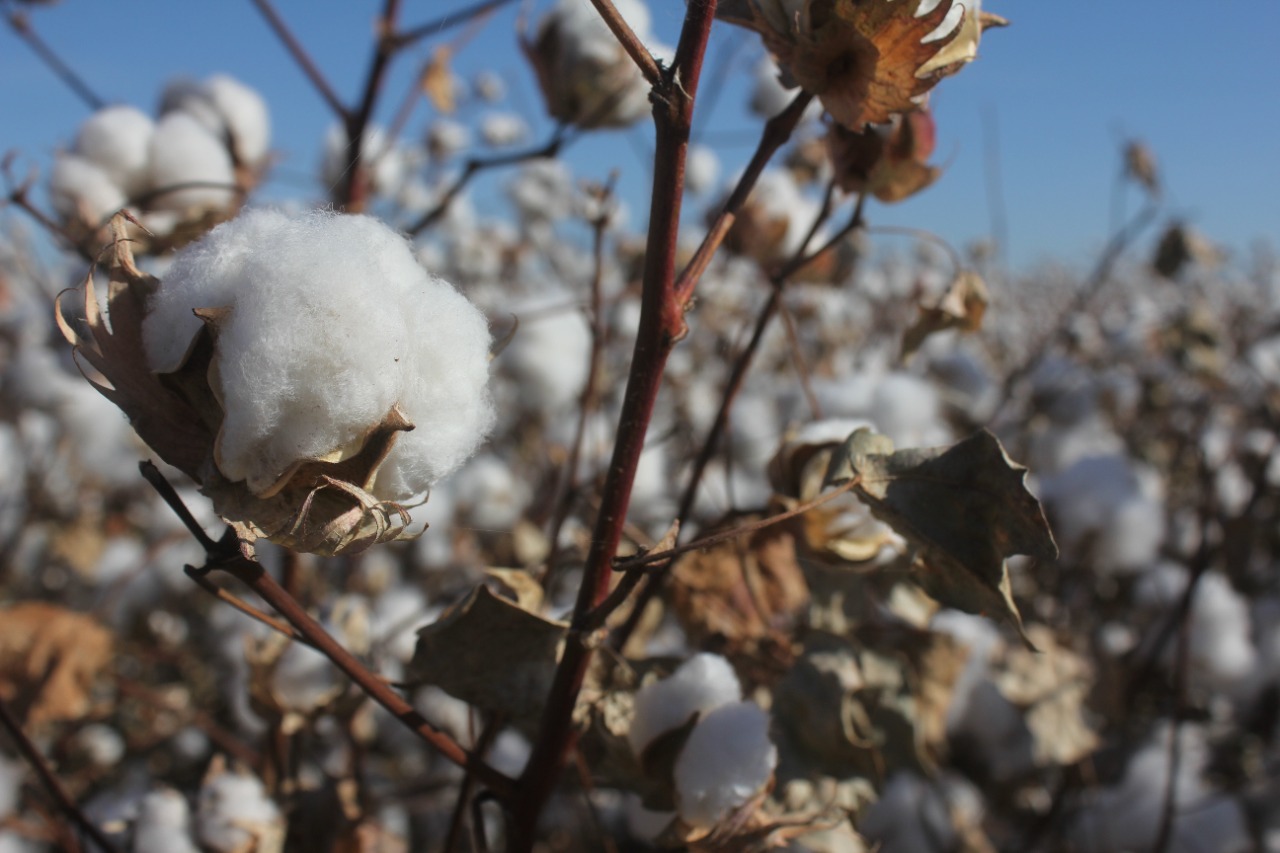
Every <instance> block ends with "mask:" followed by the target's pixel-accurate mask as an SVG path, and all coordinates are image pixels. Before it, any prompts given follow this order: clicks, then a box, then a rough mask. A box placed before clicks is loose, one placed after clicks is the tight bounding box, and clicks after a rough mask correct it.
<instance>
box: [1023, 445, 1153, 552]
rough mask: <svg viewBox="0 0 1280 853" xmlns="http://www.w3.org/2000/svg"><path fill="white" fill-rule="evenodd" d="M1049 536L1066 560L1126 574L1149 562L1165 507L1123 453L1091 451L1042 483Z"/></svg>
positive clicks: (1042, 496)
mask: <svg viewBox="0 0 1280 853" xmlns="http://www.w3.org/2000/svg"><path fill="white" fill-rule="evenodd" d="M1040 492H1041V498H1042V500H1043V501H1044V503H1045V506H1046V508H1047V510H1048V513H1049V518H1050V519H1051V521H1052V522H1053V531H1054V535H1055V536H1056V537H1057V540H1058V543H1059V544H1060V545H1061V547H1062V551H1063V553H1064V554H1065V555H1067V556H1068V557H1069V558H1071V559H1077V560H1080V559H1088V560H1089V561H1090V565H1092V566H1093V567H1094V568H1095V569H1096V570H1097V571H1100V572H1104V573H1108V574H1127V573H1132V572H1136V571H1140V570H1141V569H1143V568H1146V567H1147V566H1148V565H1150V563H1151V561H1152V560H1154V559H1155V558H1156V555H1157V553H1158V552H1159V548H1160V543H1161V542H1162V541H1164V510H1163V507H1162V506H1161V505H1160V503H1159V502H1158V501H1156V500H1155V499H1154V498H1152V497H1150V496H1148V495H1147V494H1145V493H1144V492H1143V489H1142V486H1141V483H1140V481H1139V479H1138V476H1137V474H1136V473H1135V472H1134V470H1133V468H1132V466H1131V465H1130V463H1129V461H1128V460H1127V459H1125V458H1124V457H1122V456H1092V457H1087V458H1085V459H1081V460H1079V461H1078V462H1076V463H1075V464H1074V465H1071V466H1070V467H1069V468H1067V469H1066V470H1064V471H1062V472H1061V473H1058V474H1056V475H1053V476H1051V477H1046V478H1045V479H1044V480H1042V482H1041V489H1040Z"/></svg>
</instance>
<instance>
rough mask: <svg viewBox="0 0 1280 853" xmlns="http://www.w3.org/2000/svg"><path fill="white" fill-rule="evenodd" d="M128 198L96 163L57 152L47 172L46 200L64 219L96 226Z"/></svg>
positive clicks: (120, 206)
mask: <svg viewBox="0 0 1280 853" xmlns="http://www.w3.org/2000/svg"><path fill="white" fill-rule="evenodd" d="M128 200H129V199H128V197H127V196H126V195H125V192H124V190H122V189H121V188H120V187H119V186H118V185H117V184H116V183H115V182H114V181H112V180H111V176H110V175H108V174H107V173H106V171H104V170H103V169H102V168H101V167H99V166H98V165H97V164H96V163H93V162H91V161H89V160H87V159H85V158H84V157H79V156H77V155H75V154H61V155H59V156H58V157H57V158H56V159H55V160H54V162H53V170H52V171H51V172H50V173H49V201H50V203H51V204H52V205H53V209H54V210H55V211H57V213H58V215H59V216H61V217H62V218H63V219H64V220H69V221H73V222H78V221H83V222H84V223H85V224H86V225H90V226H97V225H99V224H100V223H103V222H105V221H106V220H107V219H108V218H109V217H110V216H111V215H112V214H114V213H115V212H116V211H118V210H119V209H120V208H122V207H124V206H125V204H126V203H127V202H128Z"/></svg>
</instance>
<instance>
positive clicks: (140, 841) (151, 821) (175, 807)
mask: <svg viewBox="0 0 1280 853" xmlns="http://www.w3.org/2000/svg"><path fill="white" fill-rule="evenodd" d="M130 850H131V853H199V849H198V848H197V847H196V845H195V843H194V842H193V841H192V839H191V808H190V806H188V805H187V800H186V798H185V797H184V796H182V794H180V793H178V792H177V791H175V790H173V789H172V788H162V789H160V790H158V791H152V792H151V793H150V794H147V795H146V796H145V797H143V798H142V802H141V803H139V804H138V817H137V819H136V820H134V822H133V846H132V847H131V848H130Z"/></svg>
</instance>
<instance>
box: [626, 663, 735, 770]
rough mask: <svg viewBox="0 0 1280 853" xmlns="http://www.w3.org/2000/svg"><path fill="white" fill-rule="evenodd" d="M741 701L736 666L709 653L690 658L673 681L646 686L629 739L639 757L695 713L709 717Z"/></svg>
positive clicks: (640, 694)
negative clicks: (718, 709) (710, 714)
mask: <svg viewBox="0 0 1280 853" xmlns="http://www.w3.org/2000/svg"><path fill="white" fill-rule="evenodd" d="M741 698H742V685H740V684H739V683H738V676H737V675H736V674H735V673H734V671H733V667H731V666H730V665H729V662H728V661H727V660H725V659H724V658H723V657H721V656H720V655H714V654H710V653H707V652H703V653H700V654H696V655H694V656H693V657H691V658H689V659H688V660H687V661H685V662H684V663H683V664H681V665H680V667H679V668H678V669H677V670H676V671H675V672H673V673H672V674H671V677H670V678H666V679H663V680H662V681H655V682H653V683H651V684H646V685H645V686H644V687H642V688H641V689H640V690H639V691H638V692H637V693H636V698H635V717H634V718H633V719H632V721H631V731H630V732H629V733H628V734H627V739H628V741H629V742H630V743H631V750H632V752H634V753H635V754H636V755H639V754H640V753H642V752H644V750H645V748H646V747H647V746H649V744H650V743H652V742H653V740H654V738H656V737H658V735H661V734H663V733H664V732H667V731H670V730H671V729H674V728H676V727H678V726H682V725H684V724H685V723H687V722H688V721H689V718H690V717H692V716H693V715H694V714H706V713H707V712H708V711H711V710H712V709H714V708H719V707H720V706H721V705H726V704H729V703H730V702H737V701H738V700H740V699H741Z"/></svg>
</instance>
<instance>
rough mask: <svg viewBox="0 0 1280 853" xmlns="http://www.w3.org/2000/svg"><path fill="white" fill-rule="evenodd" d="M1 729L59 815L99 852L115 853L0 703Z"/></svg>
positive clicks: (7, 709)
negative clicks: (38, 779)
mask: <svg viewBox="0 0 1280 853" xmlns="http://www.w3.org/2000/svg"><path fill="white" fill-rule="evenodd" d="M0 726H3V727H4V729H5V730H6V731H8V732H9V736H10V737H12V738H13V743H14V745H15V746H16V747H18V751H19V752H21V753H22V757H23V758H25V759H26V760H27V763H28V764H30V765H31V769H32V770H34V771H35V772H36V775H37V776H39V777H40V784H42V785H44V787H45V790H47V791H48V792H49V795H50V796H51V797H53V799H54V801H56V802H57V804H58V808H60V809H62V813H63V814H65V815H66V816H67V818H68V819H69V820H70V821H71V822H72V823H74V824H75V825H76V826H78V827H79V828H80V831H81V832H83V833H84V834H85V835H87V836H89V837H90V838H92V839H93V842H94V844H97V845H98V846H99V847H101V848H102V850H103V851H105V853H117V848H116V846H115V845H114V844H112V843H111V840H110V839H109V838H107V836H106V835H105V834H104V833H103V831H102V830H101V829H98V826H97V824H95V823H94V822H93V821H91V820H89V818H88V817H87V816H86V815H85V813H84V812H83V811H81V810H80V806H79V805H77V804H76V801H75V800H74V799H72V797H71V794H70V793H68V792H67V789H66V788H64V787H63V786H62V782H61V780H59V779H58V774H57V773H55V772H54V771H53V768H52V767H51V766H49V762H48V761H47V760H46V759H45V757H44V755H43V754H42V753H41V752H40V750H39V749H36V745H35V744H34V743H32V742H31V738H29V737H27V733H26V732H24V731H23V730H22V726H20V725H18V721H17V720H16V719H14V717H13V715H12V714H11V713H10V712H9V707H8V706H7V705H5V703H4V702H3V701H2V700H0Z"/></svg>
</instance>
